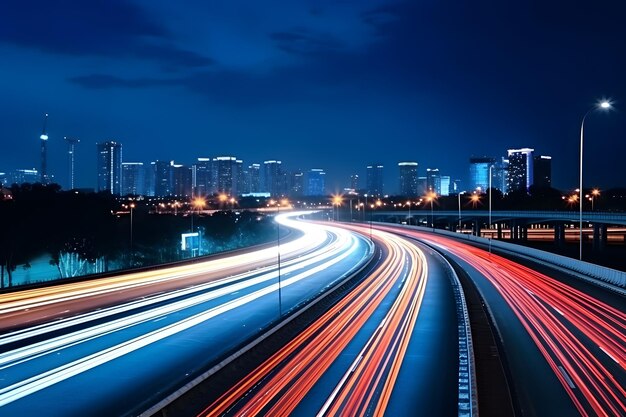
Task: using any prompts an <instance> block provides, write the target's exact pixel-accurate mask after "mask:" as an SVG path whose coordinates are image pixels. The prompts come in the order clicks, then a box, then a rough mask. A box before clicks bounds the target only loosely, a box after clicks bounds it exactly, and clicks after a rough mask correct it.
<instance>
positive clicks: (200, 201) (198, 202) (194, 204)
mask: <svg viewBox="0 0 626 417" xmlns="http://www.w3.org/2000/svg"><path fill="white" fill-rule="evenodd" d="M204 206H206V201H205V200H204V198H202V197H196V198H194V199H193V200H192V201H191V215H190V216H189V217H191V230H190V233H193V215H194V211H195V210H194V209H197V210H198V211H200V210H201V209H203V208H204ZM200 238H201V237H200V235H199V234H198V255H200ZM192 256H193V250H192Z"/></svg>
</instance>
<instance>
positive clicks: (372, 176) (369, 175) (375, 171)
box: [365, 164, 384, 197]
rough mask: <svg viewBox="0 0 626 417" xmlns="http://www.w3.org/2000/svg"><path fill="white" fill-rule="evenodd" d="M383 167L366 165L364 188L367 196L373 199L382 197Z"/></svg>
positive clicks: (380, 165)
mask: <svg viewBox="0 0 626 417" xmlns="http://www.w3.org/2000/svg"><path fill="white" fill-rule="evenodd" d="M383 168H384V167H383V165H382V164H371V165H368V166H367V168H366V172H365V174H366V175H365V188H366V191H367V194H368V195H370V196H375V197H382V196H383V195H384V194H383V191H384V189H383V186H384V183H383Z"/></svg>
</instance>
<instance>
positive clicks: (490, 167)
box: [487, 165, 493, 252]
mask: <svg viewBox="0 0 626 417" xmlns="http://www.w3.org/2000/svg"><path fill="white" fill-rule="evenodd" d="M492 168H493V165H489V224H488V225H487V228H488V229H489V252H491V169H492Z"/></svg>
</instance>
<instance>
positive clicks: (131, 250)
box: [129, 203, 135, 267]
mask: <svg viewBox="0 0 626 417" xmlns="http://www.w3.org/2000/svg"><path fill="white" fill-rule="evenodd" d="M129 207H130V262H131V267H132V263H133V209H134V208H135V203H130V205H129Z"/></svg>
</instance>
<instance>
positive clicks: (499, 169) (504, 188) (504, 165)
mask: <svg viewBox="0 0 626 417" xmlns="http://www.w3.org/2000/svg"><path fill="white" fill-rule="evenodd" d="M491 175H493V179H492V181H493V182H492V187H493V188H495V189H497V190H500V191H501V192H502V193H504V194H506V193H508V192H509V160H508V159H506V158H500V161H499V162H496V164H495V166H494V169H493V172H492V173H491Z"/></svg>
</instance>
